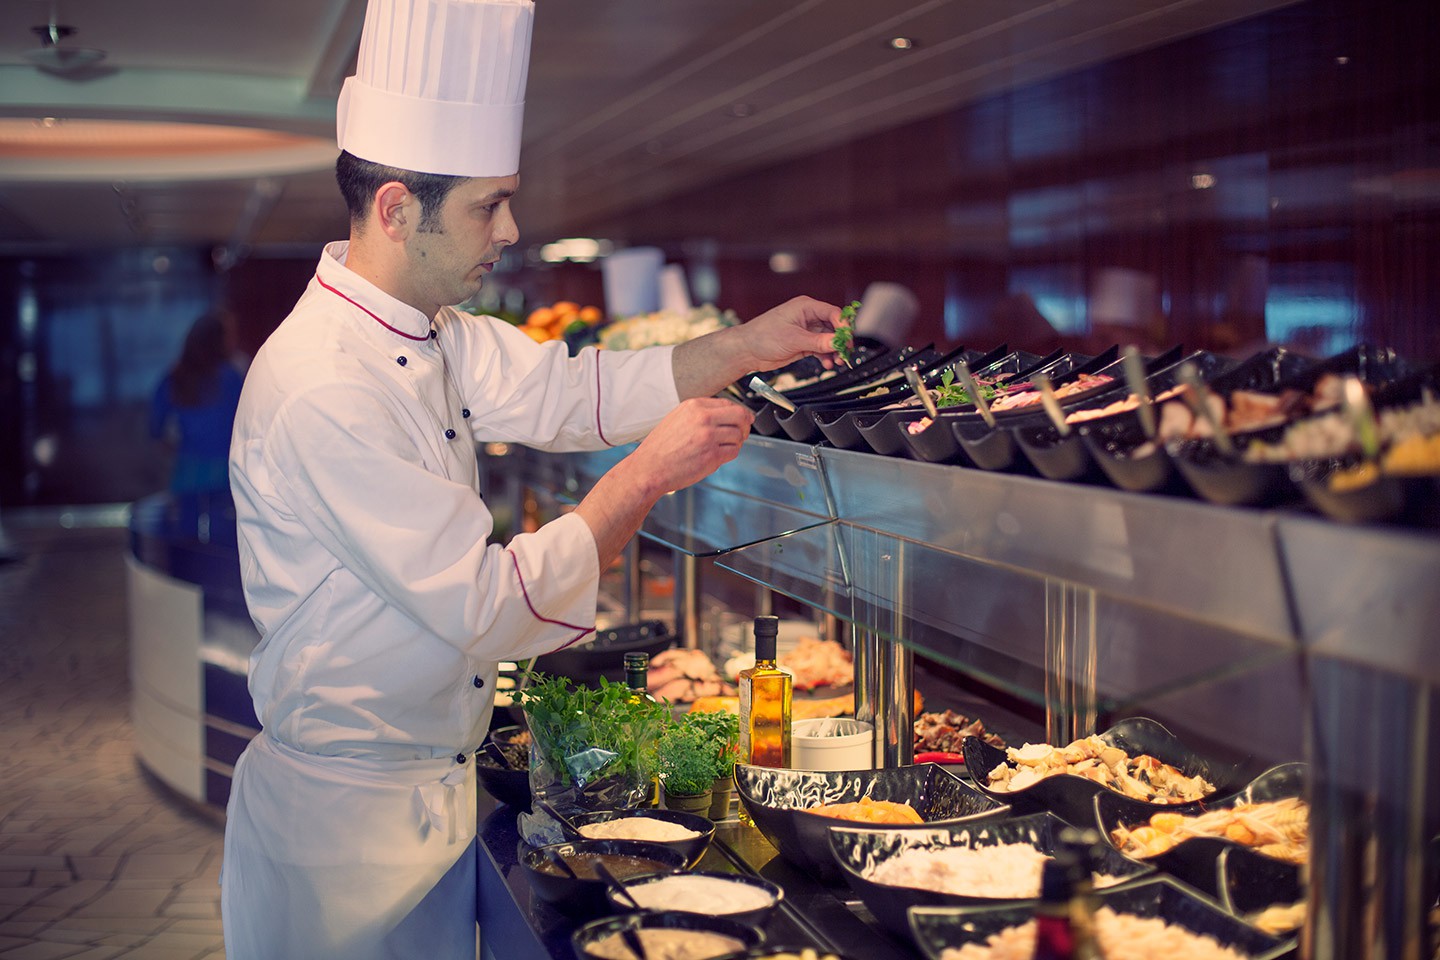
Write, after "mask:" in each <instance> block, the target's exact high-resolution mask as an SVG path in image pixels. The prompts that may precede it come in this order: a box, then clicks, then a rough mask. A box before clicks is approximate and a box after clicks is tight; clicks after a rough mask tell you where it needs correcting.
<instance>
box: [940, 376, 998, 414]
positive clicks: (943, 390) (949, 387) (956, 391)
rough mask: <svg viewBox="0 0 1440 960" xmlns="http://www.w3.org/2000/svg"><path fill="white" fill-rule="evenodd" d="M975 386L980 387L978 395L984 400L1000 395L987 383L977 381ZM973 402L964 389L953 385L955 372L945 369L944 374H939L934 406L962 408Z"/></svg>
mask: <svg viewBox="0 0 1440 960" xmlns="http://www.w3.org/2000/svg"><path fill="white" fill-rule="evenodd" d="M977 386H979V387H980V394H981V395H982V396H983V397H984V398H985V399H986V400H993V399H994V398H995V397H996V396H997V395H998V394H999V393H1000V391H999V390H996V389H995V388H994V387H993V386H991V385H990V384H988V383H979V382H978V381H977ZM974 402H975V401H974V400H972V399H970V394H969V393H967V392H966V390H965V388H964V387H960V386H956V385H955V371H954V370H951V369H950V368H949V367H946V368H945V370H944V372H943V373H941V374H940V386H938V387H936V388H935V406H937V407H963V406H965V405H966V404H969V403H974Z"/></svg>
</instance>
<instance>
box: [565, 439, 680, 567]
mask: <svg viewBox="0 0 1440 960" xmlns="http://www.w3.org/2000/svg"><path fill="white" fill-rule="evenodd" d="M664 493H665V491H664V490H659V489H657V488H656V487H655V485H654V484H653V483H652V482H651V480H650V478H649V477H646V476H643V475H641V471H639V470H637V469H635V467H634V465H633V464H631V462H630V460H629V459H628V458H627V459H626V460H622V461H620V462H619V463H617V464H616V465H615V466H614V467H613V468H611V470H610V471H609V472H608V473H606V474H605V475H604V476H603V477H601V478H600V480H599V481H598V482H597V483H596V484H595V486H594V487H593V488H592V489H591V490H590V492H589V493H588V494H586V496H585V499H583V500H581V501H580V505H579V506H577V507H576V508H575V513H576V514H577V515H578V516H579V517H580V518H581V519H582V520H584V521H585V523H586V525H587V526H589V528H590V533H591V535H593V536H594V537H595V553H596V555H597V557H598V558H599V560H600V569H601V571H604V570H605V569H606V568H607V567H609V566H610V564H611V563H612V562H614V560H615V558H616V557H618V556H619V555H620V551H622V550H624V549H625V545H626V544H627V543H629V542H630V540H631V538H632V537H634V536H635V534H636V533H637V532H638V531H639V529H640V524H641V523H643V522H644V521H645V515H646V514H647V513H649V512H650V508H651V507H653V506H655V502H656V501H657V500H659V499H660V497H661V495H663V494H664Z"/></svg>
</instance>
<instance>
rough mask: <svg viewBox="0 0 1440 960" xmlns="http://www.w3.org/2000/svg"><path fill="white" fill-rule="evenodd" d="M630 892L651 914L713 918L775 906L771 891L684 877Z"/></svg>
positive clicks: (636, 887) (642, 885)
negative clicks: (677, 912) (662, 912)
mask: <svg viewBox="0 0 1440 960" xmlns="http://www.w3.org/2000/svg"><path fill="white" fill-rule="evenodd" d="M626 890H627V892H629V894H630V896H632V897H634V898H635V902H636V903H638V904H640V906H642V907H644V908H645V909H647V910H683V911H684V912H686V913H706V914H710V915H711V916H723V915H725V914H731V913H745V912H747V911H750V910H762V909H764V908H765V907H768V906H770V904H772V903H774V902H775V899H774V897H772V896H770V894H769V893H768V892H767V891H765V890H762V889H760V888H759V887H755V886H751V885H750V884H748V883H741V882H739V881H735V880H722V879H720V878H719V877H695V876H686V875H684V874H676V875H675V876H672V877H666V878H664V879H663V880H654V881H651V882H649V883H638V884H632V885H630V886H627V887H626Z"/></svg>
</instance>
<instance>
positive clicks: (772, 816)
mask: <svg viewBox="0 0 1440 960" xmlns="http://www.w3.org/2000/svg"><path fill="white" fill-rule="evenodd" d="M735 792H736V793H737V794H738V795H739V797H740V803H741V804H742V805H743V806H744V807H745V810H746V811H747V812H748V813H749V814H750V818H751V819H752V820H753V821H754V822H755V826H756V827H758V828H759V830H760V832H761V833H763V834H764V835H765V839H767V840H769V841H770V843H771V844H772V845H773V846H774V847H775V849H777V850H779V851H780V856H782V857H784V858H785V860H786V861H788V862H789V863H791V864H793V865H794V866H796V867H798V868H800V869H801V870H804V871H805V872H807V873H809V874H811V875H812V876H815V877H819V878H820V879H821V880H824V881H826V882H827V883H840V882H842V879H841V876H840V868H839V866H838V865H837V864H836V863H835V860H834V858H833V857H831V855H830V844H829V841H828V839H827V835H828V834H829V832H830V829H831V828H832V827H837V826H847V825H848V826H854V825H855V822H854V821H846V820H838V819H836V818H835V817H827V816H823V815H821V814H818V813H810V812H809V808H810V807H814V806H817V805H819V804H822V803H854V802H856V801H858V800H860V799H861V798H863V797H868V798H870V799H872V800H889V801H892V802H895V803H908V804H910V805H911V806H912V807H914V808H915V812H916V813H918V814H920V817H921V819H922V820H924V821H925V823H919V824H915V828H916V829H923V828H926V827H934V826H939V825H946V826H948V825H950V824H956V823H965V822H970V821H975V820H981V819H984V818H987V817H999V816H1004V815H1005V814H1007V813H1009V812H1010V808H1009V807H1008V806H1006V805H1005V803H1004V801H1000V800H995V799H992V798H991V797H987V796H985V795H984V794H982V793H980V792H978V791H977V790H975V789H974V788H973V787H971V786H970V785H969V784H968V783H966V782H965V781H963V780H961V779H960V778H959V777H957V776H955V774H953V773H951V772H950V771H949V770H946V769H945V768H944V767H942V766H940V765H938V764H934V763H919V764H914V765H912V766H908V767H892V768H889V769H885V770H853V771H837V772H815V771H808V770H783V769H778V768H774V767H755V766H750V765H749V764H739V765H737V766H736V767H735ZM897 829H907V828H904V827H900V828H897Z"/></svg>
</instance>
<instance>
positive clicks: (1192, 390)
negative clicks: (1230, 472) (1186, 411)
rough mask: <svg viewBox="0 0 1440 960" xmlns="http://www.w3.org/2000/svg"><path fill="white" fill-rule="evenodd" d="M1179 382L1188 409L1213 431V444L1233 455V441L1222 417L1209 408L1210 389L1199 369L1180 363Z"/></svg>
mask: <svg viewBox="0 0 1440 960" xmlns="http://www.w3.org/2000/svg"><path fill="white" fill-rule="evenodd" d="M1177 375H1178V376H1179V378H1180V382H1181V383H1183V384H1185V387H1186V390H1185V399H1186V400H1187V401H1188V402H1189V404H1190V409H1191V410H1193V411H1195V416H1197V417H1199V418H1200V419H1202V420H1204V421H1205V422H1206V423H1208V424H1210V429H1211V430H1212V431H1214V433H1215V446H1217V447H1219V448H1220V452H1221V453H1223V454H1224V455H1225V456H1227V457H1233V456H1235V441H1234V440H1231V439H1230V431H1229V430H1226V429H1225V423H1224V417H1223V416H1220V417H1217V416H1215V411H1214V410H1212V409H1211V408H1210V390H1209V389H1208V388H1207V387H1206V386H1205V384H1204V383H1203V382H1202V381H1201V380H1200V371H1198V370H1196V369H1195V364H1193V363H1188V362H1187V363H1182V364H1181V365H1180V369H1179V370H1178V371H1177Z"/></svg>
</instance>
